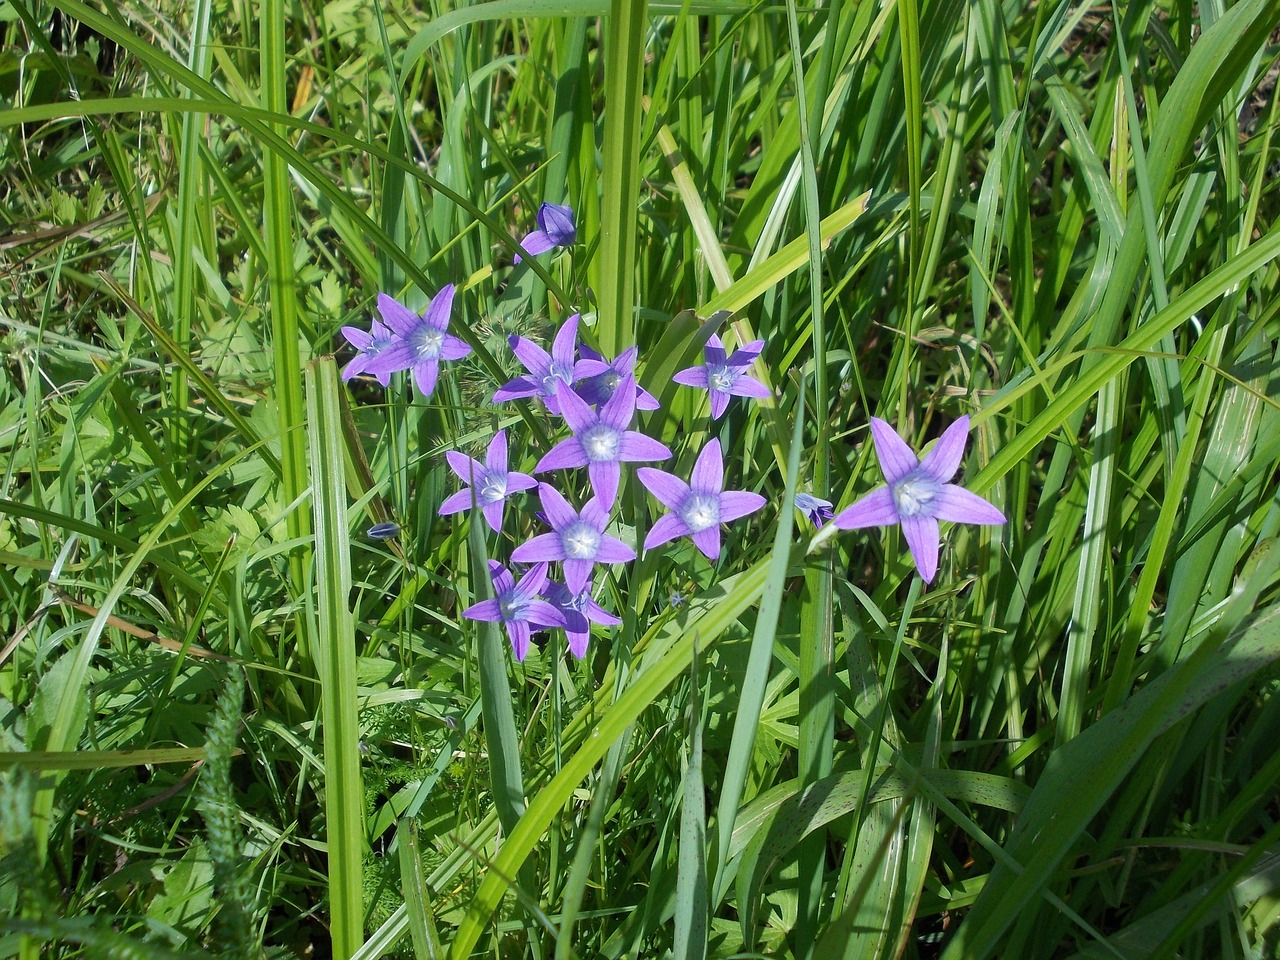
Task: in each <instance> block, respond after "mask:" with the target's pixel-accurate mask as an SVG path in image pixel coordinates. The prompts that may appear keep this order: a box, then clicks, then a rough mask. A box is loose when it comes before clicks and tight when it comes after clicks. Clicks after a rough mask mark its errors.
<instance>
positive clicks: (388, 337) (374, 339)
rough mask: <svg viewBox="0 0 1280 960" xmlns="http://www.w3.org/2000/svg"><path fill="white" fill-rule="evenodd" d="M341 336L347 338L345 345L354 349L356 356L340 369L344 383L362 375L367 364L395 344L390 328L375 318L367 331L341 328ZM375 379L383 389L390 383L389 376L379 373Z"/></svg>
mask: <svg viewBox="0 0 1280 960" xmlns="http://www.w3.org/2000/svg"><path fill="white" fill-rule="evenodd" d="M342 335H343V336H344V337H346V338H347V343H349V344H351V345H352V346H353V347H355V348H356V355H355V356H354V357H352V358H351V361H350V362H349V363H348V364H347V365H346V366H345V367H343V368H342V379H343V381H344V382H345V381H347V380H350V379H351V378H352V377H356V376H359V375H360V374H362V373H364V372H365V371H366V370H367V369H368V367H369V362H370V361H371V360H373V359H375V358H376V357H377V356H378V355H379V354H380V353H382V351H383V350H385V349H387V347H389V346H391V344H392V343H394V342H395V334H393V333H392V332H391V328H390V327H388V326H387V325H386V324H384V323H382V322H381V321H380V320H378V319H377V318H374V320H373V322H372V324H370V326H369V329H368V330H361V329H360V328H359V327H343V328H342ZM377 379H378V382H379V383H380V384H382V385H383V386H384V387H385V386H387V385H388V384H390V383H391V374H390V373H379V374H378V375H377Z"/></svg>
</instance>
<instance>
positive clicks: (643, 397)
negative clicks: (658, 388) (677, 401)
mask: <svg viewBox="0 0 1280 960" xmlns="http://www.w3.org/2000/svg"><path fill="white" fill-rule="evenodd" d="M660 406H662V404H660V403H659V402H658V398H657V397H655V396H654V395H653V394H652V393H650V392H649V391H648V390H646V389H645V388H644V387H641V386H638V385H637V387H636V409H637V410H657V409H658V408H659V407H660Z"/></svg>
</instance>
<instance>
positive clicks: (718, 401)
mask: <svg viewBox="0 0 1280 960" xmlns="http://www.w3.org/2000/svg"><path fill="white" fill-rule="evenodd" d="M728 409H729V394H728V393H727V392H726V391H724V390H712V391H711V419H712V420H719V419H720V418H721V417H723V416H724V412H725V411H726V410H728Z"/></svg>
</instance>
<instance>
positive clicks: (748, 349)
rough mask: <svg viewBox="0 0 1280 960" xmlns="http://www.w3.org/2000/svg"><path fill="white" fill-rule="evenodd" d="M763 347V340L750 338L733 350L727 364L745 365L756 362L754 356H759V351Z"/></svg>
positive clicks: (734, 365) (732, 365) (733, 365)
mask: <svg viewBox="0 0 1280 960" xmlns="http://www.w3.org/2000/svg"><path fill="white" fill-rule="evenodd" d="M763 349H764V341H763V340H752V341H751V342H750V343H748V344H745V345H744V346H741V347H739V348H738V349H737V350H735V351H733V353H732V355H731V356H730V357H729V361H728V363H729V366H731V367H747V366H750V365H751V364H753V363H755V362H756V357H758V356H760V351H761V350H763Z"/></svg>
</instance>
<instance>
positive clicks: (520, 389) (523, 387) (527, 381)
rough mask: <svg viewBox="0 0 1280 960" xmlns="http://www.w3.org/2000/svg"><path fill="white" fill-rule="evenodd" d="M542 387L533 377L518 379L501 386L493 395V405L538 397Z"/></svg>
mask: <svg viewBox="0 0 1280 960" xmlns="http://www.w3.org/2000/svg"><path fill="white" fill-rule="evenodd" d="M541 392H542V387H541V386H540V385H539V384H538V382H537V381H536V380H534V379H533V377H516V378H515V379H514V380H509V381H507V382H506V383H504V384H503V385H502V386H500V387H499V388H498V389H497V390H496V391H495V392H494V394H493V401H492V402H493V403H505V402H506V401H507V400H523V399H524V398H525V397H536V396H537V395H538V394H540V393H541Z"/></svg>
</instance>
